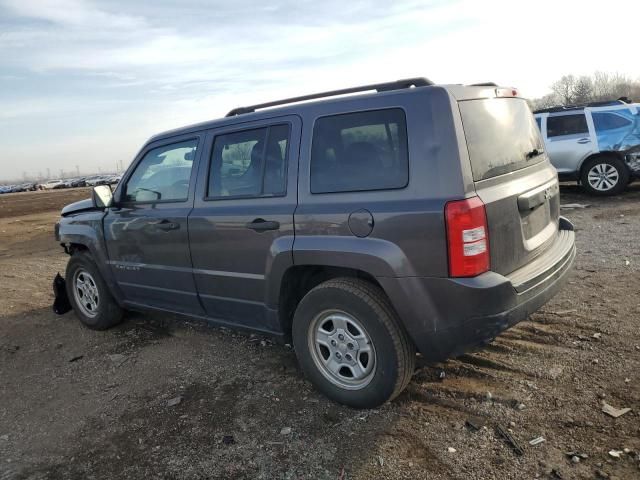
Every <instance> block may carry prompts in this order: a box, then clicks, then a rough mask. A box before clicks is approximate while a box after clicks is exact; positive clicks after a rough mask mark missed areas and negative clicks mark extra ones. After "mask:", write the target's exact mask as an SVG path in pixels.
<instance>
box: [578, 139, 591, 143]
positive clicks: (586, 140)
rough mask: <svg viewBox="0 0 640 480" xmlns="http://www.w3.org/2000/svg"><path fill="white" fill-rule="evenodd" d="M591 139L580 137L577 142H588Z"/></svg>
mask: <svg viewBox="0 0 640 480" xmlns="http://www.w3.org/2000/svg"><path fill="white" fill-rule="evenodd" d="M590 142H591V139H589V138H581V139H580V140H578V143H590Z"/></svg>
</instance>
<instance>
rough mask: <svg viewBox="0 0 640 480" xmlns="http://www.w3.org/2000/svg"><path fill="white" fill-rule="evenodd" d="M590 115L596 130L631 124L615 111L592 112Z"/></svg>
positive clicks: (612, 128)
mask: <svg viewBox="0 0 640 480" xmlns="http://www.w3.org/2000/svg"><path fill="white" fill-rule="evenodd" d="M591 116H592V117H593V126H594V127H595V129H596V130H615V129H616V128H624V127H627V126H629V125H631V120H629V119H627V118H624V117H622V116H620V115H616V114H615V113H604V112H593V113H592V114H591Z"/></svg>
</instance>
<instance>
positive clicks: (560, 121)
mask: <svg viewBox="0 0 640 480" xmlns="http://www.w3.org/2000/svg"><path fill="white" fill-rule="evenodd" d="M588 133H589V128H588V127H587V118H586V117H585V116H584V113H579V114H576V115H559V116H556V117H547V138H551V137H560V136H563V135H583V134H588Z"/></svg>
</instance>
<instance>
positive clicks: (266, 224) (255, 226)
mask: <svg viewBox="0 0 640 480" xmlns="http://www.w3.org/2000/svg"><path fill="white" fill-rule="evenodd" d="M245 226H246V227H247V228H248V229H250V230H254V231H256V232H264V231H266V230H278V229H279V228H280V222H275V221H268V220H265V219H264V218H256V219H255V220H254V221H253V222H249V223H247V224H246V225H245Z"/></svg>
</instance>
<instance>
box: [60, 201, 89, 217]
mask: <svg viewBox="0 0 640 480" xmlns="http://www.w3.org/2000/svg"><path fill="white" fill-rule="evenodd" d="M94 209H95V207H94V206H93V201H92V200H91V199H90V198H87V199H85V200H80V201H78V202H73V203H70V204H69V205H66V206H65V207H64V208H63V209H62V212H61V214H62V216H63V217H64V216H66V215H71V214H72V213H78V212H84V211H87V210H94Z"/></svg>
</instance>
